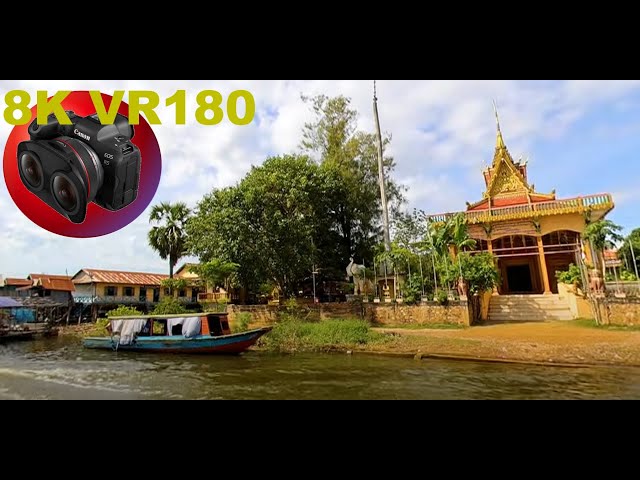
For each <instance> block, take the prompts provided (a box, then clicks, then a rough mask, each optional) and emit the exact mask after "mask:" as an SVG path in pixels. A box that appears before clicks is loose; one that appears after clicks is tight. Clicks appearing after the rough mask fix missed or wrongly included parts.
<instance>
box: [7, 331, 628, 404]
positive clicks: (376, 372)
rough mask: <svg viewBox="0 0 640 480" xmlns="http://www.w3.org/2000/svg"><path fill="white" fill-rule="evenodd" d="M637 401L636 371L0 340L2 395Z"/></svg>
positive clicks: (12, 397) (141, 397) (14, 397)
mask: <svg viewBox="0 0 640 480" xmlns="http://www.w3.org/2000/svg"><path fill="white" fill-rule="evenodd" d="M26 398H28V399H639V398H640V369H634V368H627V367H620V368H611V367H598V368H592V367H589V368H560V367H538V366H522V365H502V364H484V363H470V362H453V361H444V360H422V361H415V360H412V359H400V358H387V357H373V356H365V355H354V356H347V355H319V354H318V355H316V354H313V355H295V356H280V355H270V354H263V353H247V354H244V355H242V356H239V357H207V356H180V355H159V354H132V353H123V352H119V353H114V352H110V351H104V352H103V351H97V350H85V349H83V348H82V347H81V346H80V344H79V342H78V341H77V340H73V339H69V338H59V339H51V340H42V341H35V342H26V343H15V344H9V345H0V399H26Z"/></svg>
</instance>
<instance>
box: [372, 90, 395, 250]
mask: <svg viewBox="0 0 640 480" xmlns="http://www.w3.org/2000/svg"><path fill="white" fill-rule="evenodd" d="M373 116H374V118H375V121H376V135H377V139H378V181H379V183H380V199H381V201H382V227H383V233H384V249H385V250H386V251H387V252H390V251H391V235H390V234H389V208H388V206H387V193H386V189H385V183H384V182H385V180H384V161H383V153H382V133H381V132H380V118H379V116H378V97H377V96H376V81H375V80H374V81H373Z"/></svg>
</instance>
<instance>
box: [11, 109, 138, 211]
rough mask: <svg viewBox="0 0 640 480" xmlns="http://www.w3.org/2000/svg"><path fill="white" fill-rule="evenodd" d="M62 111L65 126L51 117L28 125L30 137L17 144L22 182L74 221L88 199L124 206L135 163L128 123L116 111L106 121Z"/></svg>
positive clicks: (134, 186) (133, 189) (132, 190)
mask: <svg viewBox="0 0 640 480" xmlns="http://www.w3.org/2000/svg"><path fill="white" fill-rule="evenodd" d="M67 115H68V116H69V119H70V120H71V125H61V124H60V123H59V122H58V120H57V118H56V117H55V115H50V116H49V117H48V122H47V124H46V125H38V124H37V121H35V120H34V121H33V122H32V123H31V124H30V125H29V128H28V131H29V136H30V138H31V140H29V141H26V142H22V143H20V144H19V145H18V170H19V172H20V178H21V179H22V182H23V183H24V185H25V186H26V187H27V189H29V191H31V192H32V193H34V194H35V195H37V196H38V197H39V198H40V199H41V200H43V201H44V202H45V203H47V204H48V205H49V206H51V207H52V208H54V209H55V210H56V211H58V212H59V213H61V214H62V215H64V216H65V217H67V218H68V219H69V220H71V221H72V222H74V223H82V222H83V221H84V218H85V217H86V207H87V205H88V204H89V203H90V202H92V201H93V202H94V203H96V204H97V205H99V206H100V207H102V208H105V209H107V210H110V211H118V210H120V209H122V208H124V207H126V206H128V205H130V204H131V203H132V202H133V201H134V200H135V199H136V197H137V195H138V185H139V180H140V166H141V155H140V150H139V148H138V147H137V146H136V145H134V144H133V143H132V142H131V139H132V138H133V136H134V129H133V126H131V125H130V124H129V121H128V119H127V118H126V117H125V116H123V115H120V114H117V116H116V119H115V121H114V123H113V124H112V125H102V124H101V123H100V120H99V119H98V116H97V114H94V115H90V116H87V117H80V116H78V115H76V114H75V113H73V112H67Z"/></svg>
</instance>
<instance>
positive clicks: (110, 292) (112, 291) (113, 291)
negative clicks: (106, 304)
mask: <svg viewBox="0 0 640 480" xmlns="http://www.w3.org/2000/svg"><path fill="white" fill-rule="evenodd" d="M104 295H105V297H117V296H118V287H104Z"/></svg>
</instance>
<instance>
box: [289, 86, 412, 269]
mask: <svg viewBox="0 0 640 480" xmlns="http://www.w3.org/2000/svg"><path fill="white" fill-rule="evenodd" d="M302 98H303V100H304V101H305V102H307V103H309V104H310V106H311V110H312V111H313V114H314V120H313V121H312V122H310V123H307V124H305V126H304V128H303V131H302V142H301V148H302V149H303V151H304V152H307V153H309V154H311V155H313V156H314V157H315V158H316V159H317V160H318V161H319V162H320V163H321V165H322V166H323V168H325V169H328V170H332V171H334V172H336V173H337V174H338V175H339V176H340V177H342V180H343V184H344V188H342V195H338V196H336V197H334V198H333V199H332V213H333V219H334V221H335V225H334V230H333V231H334V232H335V234H336V235H337V240H338V243H337V245H338V249H337V250H336V249H335V247H334V250H333V251H334V254H333V255H331V256H330V257H327V258H325V259H324V262H323V264H324V265H325V267H326V266H330V267H333V268H334V269H342V268H343V267H344V266H345V265H346V263H347V262H348V259H349V257H351V256H353V257H354V258H357V259H362V260H368V261H370V260H371V259H372V257H373V251H374V247H375V245H376V244H377V243H378V242H379V241H380V240H381V238H382V227H381V199H380V188H379V184H378V163H377V162H378V160H377V146H376V136H375V134H373V133H366V132H361V131H358V130H357V121H358V113H357V112H356V110H354V109H353V108H352V107H351V100H350V99H349V98H347V97H344V96H338V97H334V98H330V97H327V96H326V95H318V96H315V97H304V96H303V97H302ZM390 141H391V138H390V137H389V136H385V138H384V139H383V146H384V147H387V146H388V145H389V143H390ZM384 165H385V169H386V175H387V180H386V185H385V186H386V193H387V197H388V203H389V207H390V212H391V215H392V216H393V215H395V214H397V212H398V210H399V206H400V205H401V203H402V201H403V197H402V190H403V189H402V187H400V186H398V185H397V184H396V183H395V182H393V181H392V180H391V179H389V173H390V172H391V171H392V170H393V168H394V162H393V158H391V157H389V156H385V157H384ZM327 263H330V264H331V265H327Z"/></svg>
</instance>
